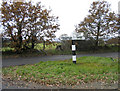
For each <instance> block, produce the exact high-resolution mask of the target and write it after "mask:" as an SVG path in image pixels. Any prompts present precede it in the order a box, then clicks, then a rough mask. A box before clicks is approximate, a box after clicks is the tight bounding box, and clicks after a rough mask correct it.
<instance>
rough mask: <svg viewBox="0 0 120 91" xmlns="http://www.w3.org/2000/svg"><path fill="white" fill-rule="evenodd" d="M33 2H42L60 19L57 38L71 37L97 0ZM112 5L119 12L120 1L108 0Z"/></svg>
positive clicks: (47, 0)
mask: <svg viewBox="0 0 120 91" xmlns="http://www.w3.org/2000/svg"><path fill="white" fill-rule="evenodd" d="M31 1H33V2H39V1H41V3H42V5H44V6H45V7H46V8H48V9H49V7H50V8H51V9H52V14H53V15H55V16H58V17H59V24H60V30H58V31H57V33H56V36H57V37H59V36H60V35H61V34H64V33H66V34H68V35H71V34H72V32H73V31H74V30H75V25H77V24H78V23H80V21H82V20H83V19H84V17H86V15H87V14H88V10H89V7H90V5H91V4H92V2H93V1H97V0H31ZM106 1H108V3H109V4H111V9H112V11H114V12H115V13H117V12H118V2H119V1H120V0H106Z"/></svg>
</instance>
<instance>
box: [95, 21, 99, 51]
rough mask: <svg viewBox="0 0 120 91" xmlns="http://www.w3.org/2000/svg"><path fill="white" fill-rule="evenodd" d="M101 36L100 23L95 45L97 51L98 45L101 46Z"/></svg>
mask: <svg viewBox="0 0 120 91" xmlns="http://www.w3.org/2000/svg"><path fill="white" fill-rule="evenodd" d="M99 34H100V22H99V24H98V30H97V38H96V43H95V47H96V49H97V48H98V44H99Z"/></svg>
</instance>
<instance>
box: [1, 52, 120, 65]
mask: <svg viewBox="0 0 120 91" xmlns="http://www.w3.org/2000/svg"><path fill="white" fill-rule="evenodd" d="M82 56H98V57H112V58H118V52H111V53H96V54H95V53H92V54H79V55H77V57H82ZM71 58H72V55H53V56H40V57H26V58H22V57H21V58H3V59H2V66H3V67H6V66H15V65H25V64H35V63H38V62H40V61H57V60H65V59H71Z"/></svg>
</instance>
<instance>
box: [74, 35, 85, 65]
mask: <svg viewBox="0 0 120 91" xmlns="http://www.w3.org/2000/svg"><path fill="white" fill-rule="evenodd" d="M79 40H85V37H83V36H82V37H80V38H74V37H72V61H73V63H74V64H76V45H75V42H76V41H79Z"/></svg>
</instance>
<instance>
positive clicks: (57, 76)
mask: <svg viewBox="0 0 120 91" xmlns="http://www.w3.org/2000/svg"><path fill="white" fill-rule="evenodd" d="M2 71H3V77H9V78H10V79H13V80H15V79H16V80H24V81H27V82H36V83H40V84H42V85H55V86H60V85H71V86H73V85H79V84H81V83H89V82H94V81H102V82H107V83H112V82H115V81H118V60H117V59H114V61H112V60H111V59H110V58H104V57H92V56H91V57H80V58H77V64H73V63H72V60H64V61H47V62H39V63H37V64H34V65H24V66H15V67H6V68H3V69H2Z"/></svg>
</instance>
